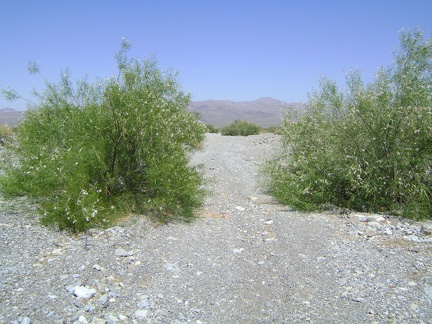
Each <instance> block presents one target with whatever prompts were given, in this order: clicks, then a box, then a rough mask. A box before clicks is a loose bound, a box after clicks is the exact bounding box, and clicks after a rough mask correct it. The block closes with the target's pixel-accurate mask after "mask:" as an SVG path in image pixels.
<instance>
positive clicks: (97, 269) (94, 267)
mask: <svg viewBox="0 0 432 324" xmlns="http://www.w3.org/2000/svg"><path fill="white" fill-rule="evenodd" d="M93 269H95V270H96V271H101V270H102V268H101V266H100V265H99V264H95V265H94V266H93Z"/></svg>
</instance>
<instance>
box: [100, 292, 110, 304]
mask: <svg viewBox="0 0 432 324" xmlns="http://www.w3.org/2000/svg"><path fill="white" fill-rule="evenodd" d="M98 302H99V303H101V304H106V303H107V302H108V295H107V294H103V295H102V296H100V297H99V299H98Z"/></svg>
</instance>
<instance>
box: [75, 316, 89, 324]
mask: <svg viewBox="0 0 432 324" xmlns="http://www.w3.org/2000/svg"><path fill="white" fill-rule="evenodd" d="M87 323H88V321H87V318H85V316H83V315H81V316H80V317H78V320H77V321H75V322H74V324H87Z"/></svg>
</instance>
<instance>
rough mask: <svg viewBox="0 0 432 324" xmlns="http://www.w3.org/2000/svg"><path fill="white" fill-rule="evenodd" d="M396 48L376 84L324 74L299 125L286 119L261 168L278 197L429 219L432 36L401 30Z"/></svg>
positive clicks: (305, 205)
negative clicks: (341, 85)
mask: <svg viewBox="0 0 432 324" xmlns="http://www.w3.org/2000/svg"><path fill="white" fill-rule="evenodd" d="M400 46H401V48H400V50H399V51H398V52H397V53H396V54H395V61H394V62H395V63H394V65H393V66H391V67H390V68H388V69H384V68H382V69H381V70H379V71H378V73H377V74H376V78H375V80H374V82H372V83H369V84H365V83H364V82H362V80H361V76H360V73H359V72H352V73H351V74H349V75H348V76H347V82H346V89H345V90H344V91H341V90H339V89H338V87H337V85H336V84H335V83H334V82H332V81H330V80H327V79H324V80H322V82H321V86H320V89H319V91H315V92H313V93H312V94H311V95H310V97H309V103H308V110H307V113H306V114H305V115H303V116H301V117H299V120H298V122H291V120H293V119H291V117H292V116H286V118H285V121H284V124H283V127H282V135H283V149H282V152H280V154H278V155H276V156H274V157H273V158H272V159H271V160H270V161H269V163H268V165H267V169H266V172H267V174H269V175H270V177H269V178H270V180H269V189H270V192H271V193H272V194H273V195H274V196H275V197H277V199H278V200H280V201H281V202H283V203H285V204H288V205H291V206H292V207H294V208H296V209H299V210H303V211H311V210H317V209H321V208H323V207H325V206H329V205H330V206H332V205H333V206H334V205H336V206H339V207H342V208H348V209H355V210H361V211H371V212H391V213H397V214H402V215H403V216H405V217H411V218H431V217H432V216H431V215H432V201H431V189H432V165H431V164H432V163H431V162H432V99H431V98H432V73H431V71H432V70H431V66H432V40H431V39H427V40H425V39H424V38H423V35H422V33H421V32H420V31H416V32H415V33H410V32H406V33H405V32H402V33H401V35H400Z"/></svg>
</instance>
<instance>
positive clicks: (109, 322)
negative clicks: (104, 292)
mask: <svg viewBox="0 0 432 324" xmlns="http://www.w3.org/2000/svg"><path fill="white" fill-rule="evenodd" d="M105 320H106V324H116V323H118V321H119V320H118V318H117V317H115V316H114V315H111V314H107V315H105Z"/></svg>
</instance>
